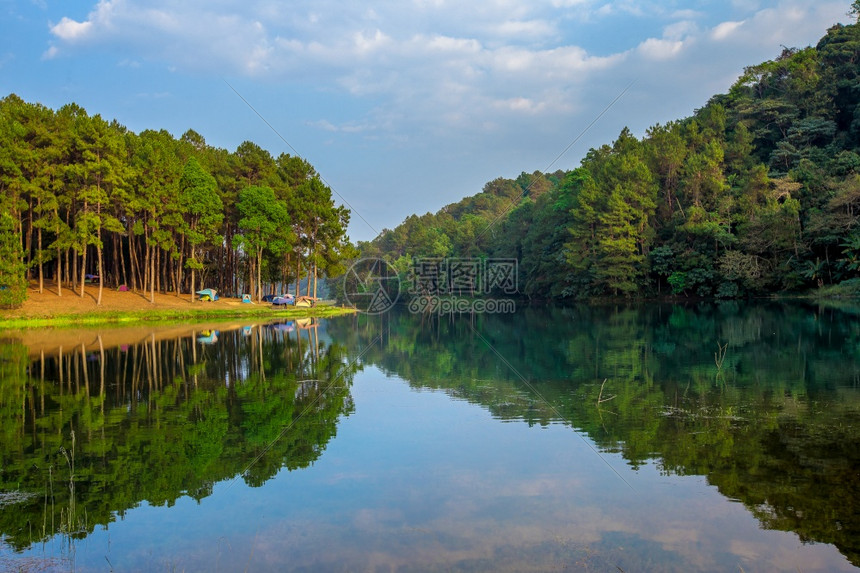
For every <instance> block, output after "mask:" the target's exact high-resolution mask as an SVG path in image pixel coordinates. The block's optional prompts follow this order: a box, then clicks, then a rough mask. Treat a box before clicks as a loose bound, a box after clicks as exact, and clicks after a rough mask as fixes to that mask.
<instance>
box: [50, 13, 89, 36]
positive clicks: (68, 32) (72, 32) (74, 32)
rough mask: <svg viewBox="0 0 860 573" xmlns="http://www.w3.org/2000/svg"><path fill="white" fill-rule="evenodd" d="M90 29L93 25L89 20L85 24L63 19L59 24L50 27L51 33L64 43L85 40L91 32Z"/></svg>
mask: <svg viewBox="0 0 860 573" xmlns="http://www.w3.org/2000/svg"><path fill="white" fill-rule="evenodd" d="M92 29H93V23H92V22H91V21H89V20H87V21H86V22H75V21H74V20H72V19H70V18H66V17H63V19H62V20H60V23H59V24H56V25H55V26H53V27H51V33H52V34H54V35H55V36H56V37H58V38H59V39H61V40H65V41H66V42H77V41H79V40H82V39H85V38H86V36H87V35H88V34H89V33H90V32H92Z"/></svg>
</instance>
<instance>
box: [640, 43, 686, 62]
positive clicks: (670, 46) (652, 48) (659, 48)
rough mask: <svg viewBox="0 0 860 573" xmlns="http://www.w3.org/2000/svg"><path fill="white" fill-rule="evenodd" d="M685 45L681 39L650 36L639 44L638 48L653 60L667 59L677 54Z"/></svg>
mask: <svg viewBox="0 0 860 573" xmlns="http://www.w3.org/2000/svg"><path fill="white" fill-rule="evenodd" d="M683 47H684V42H683V41H681V40H662V39H658V38H648V39H647V40H645V41H644V42H642V43H641V44H639V47H638V48H637V50H638V51H639V52H640V53H641V54H643V55H644V56H645V57H646V58H649V59H652V60H666V59H669V58H673V57H675V56H677V55H678V54H679V53H680V52H681V48H683Z"/></svg>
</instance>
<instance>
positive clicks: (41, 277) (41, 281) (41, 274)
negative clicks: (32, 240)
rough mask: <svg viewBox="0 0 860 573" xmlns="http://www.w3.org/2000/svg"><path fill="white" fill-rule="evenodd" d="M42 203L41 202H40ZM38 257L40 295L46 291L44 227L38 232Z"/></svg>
mask: <svg viewBox="0 0 860 573" xmlns="http://www.w3.org/2000/svg"><path fill="white" fill-rule="evenodd" d="M39 203H41V200H40V201H39ZM38 242H39V244H38V249H39V250H38V256H39V294H42V292H44V290H45V273H44V271H43V270H42V227H39V231H38Z"/></svg>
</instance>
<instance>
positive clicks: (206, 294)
mask: <svg viewBox="0 0 860 573" xmlns="http://www.w3.org/2000/svg"><path fill="white" fill-rule="evenodd" d="M197 294H199V295H200V300H210V301H211V300H218V291H217V290H215V289H214V288H205V289H203V290H199V291H197Z"/></svg>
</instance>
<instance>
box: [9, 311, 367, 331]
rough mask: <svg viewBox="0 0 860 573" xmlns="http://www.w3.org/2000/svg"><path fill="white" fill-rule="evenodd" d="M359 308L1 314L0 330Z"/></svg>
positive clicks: (309, 314) (306, 314) (313, 314)
mask: <svg viewBox="0 0 860 573" xmlns="http://www.w3.org/2000/svg"><path fill="white" fill-rule="evenodd" d="M354 312H355V309H352V308H344V307H336V306H319V307H313V308H307V307H302V308H289V309H273V308H272V307H270V306H265V307H250V308H241V309H239V308H164V309H151V310H129V311H101V312H99V311H96V312H91V313H77V312H75V313H62V314H53V315H44V316H27V317H10V318H4V317H0V330H10V329H15V330H18V329H27V328H45V327H76V326H98V325H123V324H129V323H141V322H145V323H153V322H180V321H194V322H197V321H206V320H219V319H224V320H228V319H234V318H251V317H253V318H261V317H263V318H275V319H277V318H287V319H296V318H328V317H332V316H342V315H347V314H353V313H354Z"/></svg>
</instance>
